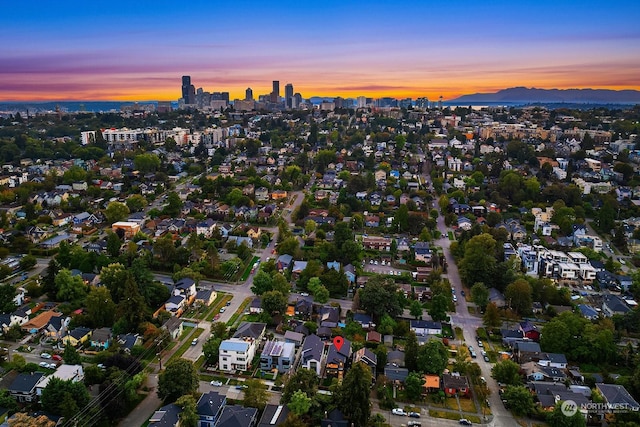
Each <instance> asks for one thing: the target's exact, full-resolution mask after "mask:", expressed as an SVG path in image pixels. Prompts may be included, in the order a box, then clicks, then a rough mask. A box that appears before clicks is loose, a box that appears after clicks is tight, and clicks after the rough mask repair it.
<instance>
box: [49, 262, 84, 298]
mask: <svg viewBox="0 0 640 427" xmlns="http://www.w3.org/2000/svg"><path fill="white" fill-rule="evenodd" d="M55 282H56V287H57V289H58V294H57V295H56V297H57V299H58V301H69V302H71V303H78V302H81V301H83V300H84V299H85V297H86V296H87V287H86V286H85V284H84V282H83V281H82V277H80V276H72V275H71V271H69V270H67V269H66V268H64V269H62V270H60V271H59V272H58V275H57V276H56V279H55Z"/></svg>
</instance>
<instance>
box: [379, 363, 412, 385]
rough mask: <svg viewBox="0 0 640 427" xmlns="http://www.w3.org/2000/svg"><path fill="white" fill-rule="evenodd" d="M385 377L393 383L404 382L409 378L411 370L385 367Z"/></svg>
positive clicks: (389, 365) (390, 366) (391, 366)
mask: <svg viewBox="0 0 640 427" xmlns="http://www.w3.org/2000/svg"><path fill="white" fill-rule="evenodd" d="M384 376H385V377H387V378H388V379H390V380H391V381H403V382H404V380H406V379H407V377H408V376H409V370H408V369H407V368H401V367H398V366H393V365H391V364H387V365H385V367H384Z"/></svg>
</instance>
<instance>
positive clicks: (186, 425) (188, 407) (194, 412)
mask: <svg viewBox="0 0 640 427" xmlns="http://www.w3.org/2000/svg"><path fill="white" fill-rule="evenodd" d="M176 405H178V406H179V407H181V408H182V412H180V426H181V427H198V419H199V417H198V408H197V403H196V399H195V398H194V397H193V396H192V395H190V394H187V395H184V396H180V398H179V399H178V400H176Z"/></svg>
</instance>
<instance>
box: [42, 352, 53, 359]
mask: <svg viewBox="0 0 640 427" xmlns="http://www.w3.org/2000/svg"><path fill="white" fill-rule="evenodd" d="M40 357H41V358H43V359H51V355H50V354H49V353H41V354H40Z"/></svg>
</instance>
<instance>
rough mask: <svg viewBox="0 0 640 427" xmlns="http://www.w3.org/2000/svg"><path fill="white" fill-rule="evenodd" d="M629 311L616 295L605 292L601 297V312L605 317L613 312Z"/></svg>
mask: <svg viewBox="0 0 640 427" xmlns="http://www.w3.org/2000/svg"><path fill="white" fill-rule="evenodd" d="M630 311H631V308H629V306H628V305H627V304H625V302H624V301H623V300H622V298H620V297H619V296H617V295H612V294H605V295H604V296H603V297H602V314H603V315H604V316H606V317H612V316H613V315H615V314H625V313H628V312H630Z"/></svg>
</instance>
